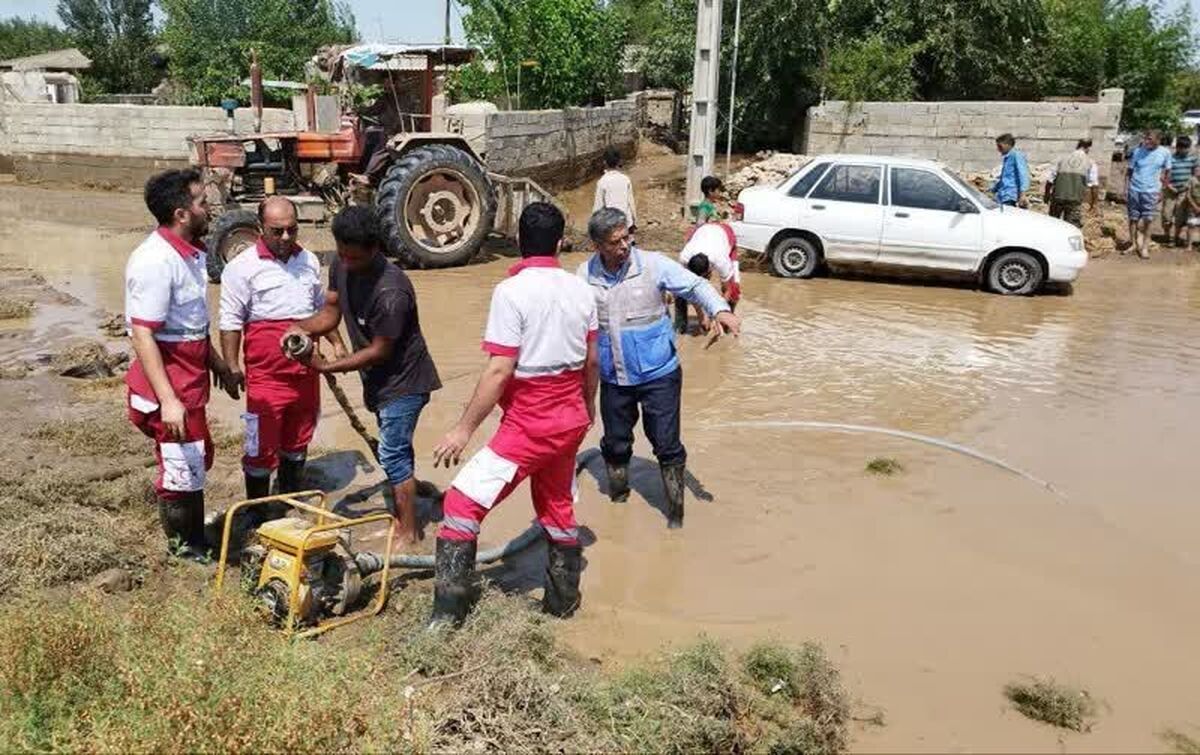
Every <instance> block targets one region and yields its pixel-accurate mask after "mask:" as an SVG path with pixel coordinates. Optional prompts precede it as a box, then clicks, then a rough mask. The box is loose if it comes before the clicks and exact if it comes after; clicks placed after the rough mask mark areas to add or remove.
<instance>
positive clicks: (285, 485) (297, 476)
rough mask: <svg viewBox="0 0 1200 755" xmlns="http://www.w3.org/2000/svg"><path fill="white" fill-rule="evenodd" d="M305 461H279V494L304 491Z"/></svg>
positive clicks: (301, 459) (300, 459) (302, 459)
mask: <svg viewBox="0 0 1200 755" xmlns="http://www.w3.org/2000/svg"><path fill="white" fill-rule="evenodd" d="M304 462H305V459H304V458H303V457H302V458H299V459H280V460H279V492H280V493H299V492H300V491H301V490H304Z"/></svg>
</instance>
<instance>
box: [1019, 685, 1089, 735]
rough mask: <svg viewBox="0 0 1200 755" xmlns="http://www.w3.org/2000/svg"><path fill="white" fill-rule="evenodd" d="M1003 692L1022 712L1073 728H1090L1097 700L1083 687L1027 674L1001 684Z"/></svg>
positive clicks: (1049, 722) (1034, 718)
mask: <svg viewBox="0 0 1200 755" xmlns="http://www.w3.org/2000/svg"><path fill="white" fill-rule="evenodd" d="M1004 696H1005V697H1007V698H1008V700H1009V702H1011V703H1012V704H1013V706H1014V707H1015V708H1016V709H1017V710H1018V711H1019V712H1020V713H1021V714H1022V715H1024V716H1027V717H1029V718H1032V719H1033V720H1035V721H1041V722H1043V723H1048V724H1050V725H1051V726H1059V727H1062V728H1064V729H1071V730H1073V731H1079V732H1086V731H1091V728H1092V723H1093V719H1094V718H1095V716H1096V701H1095V700H1094V699H1093V698H1092V696H1091V694H1089V693H1088V691H1087V690H1085V689H1077V688H1075V687H1071V686H1068V685H1065V684H1060V683H1059V682H1056V681H1055V680H1053V679H1042V678H1036V677H1034V678H1029V679H1025V680H1022V681H1019V682H1012V683H1009V684H1006V685H1005V686H1004Z"/></svg>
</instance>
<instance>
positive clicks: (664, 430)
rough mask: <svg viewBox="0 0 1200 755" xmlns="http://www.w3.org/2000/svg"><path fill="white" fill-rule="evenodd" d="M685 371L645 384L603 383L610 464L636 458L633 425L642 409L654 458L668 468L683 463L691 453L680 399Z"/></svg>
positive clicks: (604, 442) (604, 448)
mask: <svg viewBox="0 0 1200 755" xmlns="http://www.w3.org/2000/svg"><path fill="white" fill-rule="evenodd" d="M682 389H683V370H682V369H678V368H677V369H676V370H675V371H674V372H672V373H671V374H670V375H664V376H663V377H660V378H658V379H657V380H651V381H650V382H648V383H642V384H641V385H616V384H614V383H605V382H601V383H600V418H601V419H602V420H603V421H604V437H603V438H601V439H600V452H601V454H602V455H603V456H604V460H605V461H607V462H609V463H610V464H617V465H624V464H628V463H629V459H630V458H631V457H632V456H633V426H634V425H636V424H637V421H638V407H639V406H640V407H641V410H642V428H643V429H644V430H645V431H646V437H647V438H649V439H650V446H651V447H652V448H653V449H654V456H655V457H656V458H657V459H658V463H659V464H662V465H664V466H671V465H673V464H683V463H685V462H686V461H687V450H686V449H684V447H683V441H681V440H680V438H679V397H680V393H681V392H682Z"/></svg>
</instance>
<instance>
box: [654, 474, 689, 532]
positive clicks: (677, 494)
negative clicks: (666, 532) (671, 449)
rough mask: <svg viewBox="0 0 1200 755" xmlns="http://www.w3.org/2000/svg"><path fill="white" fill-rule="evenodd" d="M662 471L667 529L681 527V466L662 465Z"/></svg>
mask: <svg viewBox="0 0 1200 755" xmlns="http://www.w3.org/2000/svg"><path fill="white" fill-rule="evenodd" d="M659 469H660V470H661V471H662V480H663V489H664V490H666V493H667V529H672V530H674V529H678V528H680V527H682V526H683V476H684V466H683V465H682V464H664V465H662V466H660V467H659Z"/></svg>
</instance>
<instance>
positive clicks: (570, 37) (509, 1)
mask: <svg viewBox="0 0 1200 755" xmlns="http://www.w3.org/2000/svg"><path fill="white" fill-rule="evenodd" d="M463 5H464V6H465V7H466V8H467V11H468V12H467V14H466V15H465V16H464V17H463V28H464V30H465V31H466V34H467V39H468V40H469V41H470V42H471V44H473V45H475V46H477V47H479V48H480V49H481V50H482V51H483V57H484V59H485V61H486V64H484V63H481V64H479V65H477V66H475V67H473V68H470V69H468V71H466V72H464V73H463V74H460V75H459V76H458V77H456V79H457V81H456V82H455V84H454V86H455V91H456V92H458V93H459V94H460V95H464V96H495V95H497V94H498V93H500V92H504V93H505V94H506V95H507V97H508V98H509V99H510V102H511V103H512V105H513V106H517V105H518V104H519V105H520V107H524V108H551V107H565V106H570V105H584V104H589V103H599V102H603V100H604V99H605V98H607V97H610V96H612V95H614V94H617V93H618V92H619V90H620V74H621V65H620V64H621V54H622V51H623V49H624V40H625V29H624V26H623V24H622V21H621V18H620V17H619V16H618V15H617V14H616V13H614V12H613V10H612V9H611V8H610V7H609V6H608V5H607V4H606V3H603V2H600V0H463ZM518 79H519V81H518ZM518 84H519V85H520V102H519V103H518V102H517V101H516V100H517V89H518Z"/></svg>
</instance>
